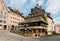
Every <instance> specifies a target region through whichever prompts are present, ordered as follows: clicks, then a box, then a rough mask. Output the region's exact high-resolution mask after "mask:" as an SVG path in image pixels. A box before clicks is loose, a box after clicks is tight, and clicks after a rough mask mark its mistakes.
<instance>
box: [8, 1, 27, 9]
mask: <svg viewBox="0 0 60 41" xmlns="http://www.w3.org/2000/svg"><path fill="white" fill-rule="evenodd" d="M26 1H27V0H10V5H9V6H11V7H12V8H15V9H19V8H20V7H21V6H22V5H24V4H25V2H26Z"/></svg>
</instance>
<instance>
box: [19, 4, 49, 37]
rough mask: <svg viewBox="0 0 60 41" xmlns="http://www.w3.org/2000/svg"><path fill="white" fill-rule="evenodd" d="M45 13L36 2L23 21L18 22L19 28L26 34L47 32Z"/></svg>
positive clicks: (39, 34) (44, 33)
mask: <svg viewBox="0 0 60 41" xmlns="http://www.w3.org/2000/svg"><path fill="white" fill-rule="evenodd" d="M47 25H48V23H47V14H46V13H45V11H44V10H43V9H42V8H41V7H40V6H39V5H38V4H37V5H36V6H35V8H33V9H31V13H30V14H29V15H28V16H27V17H25V21H24V22H23V23H19V26H20V28H19V30H20V32H21V33H22V32H23V33H22V35H23V34H24V35H26V36H45V35H46V34H47V31H46V30H47V29H46V28H47Z"/></svg>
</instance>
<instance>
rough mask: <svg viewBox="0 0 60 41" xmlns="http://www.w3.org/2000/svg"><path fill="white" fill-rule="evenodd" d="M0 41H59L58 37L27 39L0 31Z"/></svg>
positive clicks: (59, 37)
mask: <svg viewBox="0 0 60 41" xmlns="http://www.w3.org/2000/svg"><path fill="white" fill-rule="evenodd" d="M0 41H60V36H59V35H57V36H50V37H42V38H40V37H39V38H35V37H33V38H31V37H30V38H29V37H23V36H20V35H16V34H13V33H10V32H8V31H4V30H0Z"/></svg>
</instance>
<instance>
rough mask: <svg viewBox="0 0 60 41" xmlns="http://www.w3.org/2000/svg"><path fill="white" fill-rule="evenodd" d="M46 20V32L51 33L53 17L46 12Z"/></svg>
mask: <svg viewBox="0 0 60 41" xmlns="http://www.w3.org/2000/svg"><path fill="white" fill-rule="evenodd" d="M47 20H48V22H47V23H48V27H47V34H48V35H52V34H53V32H54V22H53V18H52V17H51V16H50V13H47Z"/></svg>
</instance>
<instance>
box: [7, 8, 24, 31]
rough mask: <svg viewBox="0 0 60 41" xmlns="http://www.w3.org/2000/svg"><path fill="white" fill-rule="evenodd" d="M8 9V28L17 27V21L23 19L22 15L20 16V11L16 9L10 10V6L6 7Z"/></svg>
mask: <svg viewBox="0 0 60 41" xmlns="http://www.w3.org/2000/svg"><path fill="white" fill-rule="evenodd" d="M7 10H8V12H9V13H8V14H7V15H8V18H7V19H8V26H9V28H8V29H12V30H13V29H14V30H15V29H16V28H17V27H18V23H19V22H23V21H24V16H22V13H20V12H19V11H18V10H12V9H11V7H8V8H7Z"/></svg>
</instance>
